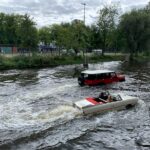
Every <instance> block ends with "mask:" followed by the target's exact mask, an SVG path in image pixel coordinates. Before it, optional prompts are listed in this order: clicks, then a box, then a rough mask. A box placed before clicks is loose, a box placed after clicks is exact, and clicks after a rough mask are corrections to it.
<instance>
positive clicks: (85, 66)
mask: <svg viewBox="0 0 150 150" xmlns="http://www.w3.org/2000/svg"><path fill="white" fill-rule="evenodd" d="M81 5H83V6H84V18H83V20H84V26H85V6H86V3H81ZM83 66H84V68H88V63H87V58H86V48H85V54H84V64H83Z"/></svg>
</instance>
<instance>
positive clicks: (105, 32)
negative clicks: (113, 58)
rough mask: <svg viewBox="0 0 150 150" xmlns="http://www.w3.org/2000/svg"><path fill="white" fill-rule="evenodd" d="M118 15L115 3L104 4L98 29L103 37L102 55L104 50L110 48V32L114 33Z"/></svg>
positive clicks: (100, 12)
mask: <svg viewBox="0 0 150 150" xmlns="http://www.w3.org/2000/svg"><path fill="white" fill-rule="evenodd" d="M117 15H118V10H117V7H116V6H115V5H110V6H104V8H103V9H101V10H100V11H99V18H98V23H97V26H98V30H99V33H100V34H99V35H100V37H101V42H102V48H103V51H102V55H104V52H105V51H106V48H108V44H109V42H110V39H109V37H110V34H112V32H113V30H114V29H115V27H116V23H115V21H116V17H117Z"/></svg>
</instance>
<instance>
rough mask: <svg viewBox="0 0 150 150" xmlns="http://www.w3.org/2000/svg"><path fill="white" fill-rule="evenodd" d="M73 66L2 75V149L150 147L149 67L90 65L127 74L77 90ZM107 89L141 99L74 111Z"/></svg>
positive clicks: (135, 149)
mask: <svg viewBox="0 0 150 150" xmlns="http://www.w3.org/2000/svg"><path fill="white" fill-rule="evenodd" d="M75 67H76V68H81V66H75V65H69V66H60V67H56V68H47V69H40V70H9V71H3V72H2V71H0V150H7V149H8V150H27V149H28V150H50V149H55V150H59V149H60V150H71V149H72V150H77V149H78V150H85V149H88V150H97V149H101V150H149V149H150V116H149V115H150V63H149V62H146V63H132V64H123V63H121V62H115V61H114V62H105V63H99V64H90V66H89V67H90V69H111V70H115V71H117V72H122V73H123V74H125V76H126V81H125V82H121V83H114V84H110V85H104V86H96V87H89V86H84V87H80V86H78V83H77V74H76V72H75V71H77V70H76V69H75ZM103 90H109V91H110V92H123V93H125V94H128V95H131V96H137V97H139V102H138V105H136V106H135V107H134V108H132V109H130V110H122V111H111V112H107V113H105V114H98V115H89V116H83V115H82V113H81V112H80V111H79V110H77V109H75V108H73V107H72V103H73V102H75V101H77V100H80V99H82V98H85V97H88V96H97V95H98V94H99V93H100V92H101V91H103Z"/></svg>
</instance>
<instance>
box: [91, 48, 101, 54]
mask: <svg viewBox="0 0 150 150" xmlns="http://www.w3.org/2000/svg"><path fill="white" fill-rule="evenodd" d="M92 53H93V54H96V55H101V54H102V49H93V50H92Z"/></svg>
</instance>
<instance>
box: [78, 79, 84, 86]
mask: <svg viewBox="0 0 150 150" xmlns="http://www.w3.org/2000/svg"><path fill="white" fill-rule="evenodd" d="M78 83H79V85H80V86H84V85H85V84H84V80H83V79H81V78H79V79H78Z"/></svg>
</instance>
